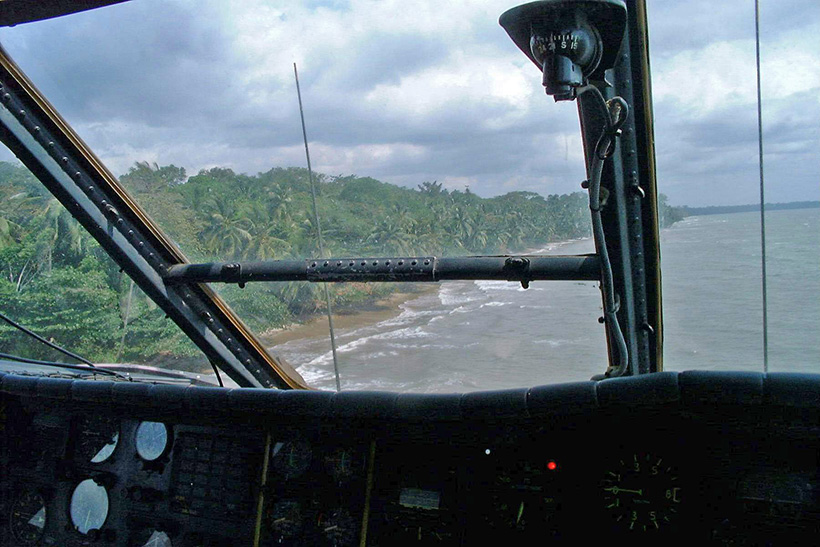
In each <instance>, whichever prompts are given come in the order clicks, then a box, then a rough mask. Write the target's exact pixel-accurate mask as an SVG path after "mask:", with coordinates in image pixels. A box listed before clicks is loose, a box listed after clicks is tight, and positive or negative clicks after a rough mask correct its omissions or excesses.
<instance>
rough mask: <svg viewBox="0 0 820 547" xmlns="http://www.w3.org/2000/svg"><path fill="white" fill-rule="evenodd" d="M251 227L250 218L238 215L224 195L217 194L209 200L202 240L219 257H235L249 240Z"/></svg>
mask: <svg viewBox="0 0 820 547" xmlns="http://www.w3.org/2000/svg"><path fill="white" fill-rule="evenodd" d="M251 227H252V223H251V222H250V220H248V219H247V218H244V217H242V216H241V215H239V214H238V212H237V211H236V209H235V208H234V205H233V204H232V203H230V202H229V201H228V199H227V198H226V197H224V196H217V197H214V199H212V200H211V204H210V210H209V211H208V217H207V226H206V228H205V229H204V230H203V231H202V238H203V242H204V243H205V246H206V247H207V248H208V250H209V252H212V253H215V254H217V255H218V256H220V257H221V258H227V259H232V258H236V257H238V256H239V255H240V254H241V253H242V252H243V251H244V249H245V247H246V245H247V244H248V242H250V240H251V234H250V232H249V229H250V228H251Z"/></svg>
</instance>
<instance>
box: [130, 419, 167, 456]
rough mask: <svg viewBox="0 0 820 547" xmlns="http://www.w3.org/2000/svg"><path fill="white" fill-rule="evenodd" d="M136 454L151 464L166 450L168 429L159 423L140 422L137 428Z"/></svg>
mask: <svg viewBox="0 0 820 547" xmlns="http://www.w3.org/2000/svg"><path fill="white" fill-rule="evenodd" d="M136 446H137V454H139V457H140V458H142V459H143V460H145V461H148V462H152V461H154V460H156V459H158V458H159V457H160V456H162V454H163V453H165V449H166V448H168V428H167V427H165V424H163V423H160V422H142V423H141V424H140V425H139V427H137V434H136Z"/></svg>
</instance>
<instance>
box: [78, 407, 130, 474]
mask: <svg viewBox="0 0 820 547" xmlns="http://www.w3.org/2000/svg"><path fill="white" fill-rule="evenodd" d="M119 439H120V428H119V424H118V423H117V421H116V420H114V419H112V418H108V417H105V416H92V417H88V418H84V419H83V420H82V422H81V424H80V429H79V431H78V433H77V455H78V456H79V457H80V459H82V460H83V461H86V462H91V463H102V462H104V461H106V460H108V458H110V457H111V455H112V454H113V453H114V450H115V449H116V448H117V443H118V442H119Z"/></svg>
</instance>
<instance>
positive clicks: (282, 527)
mask: <svg viewBox="0 0 820 547" xmlns="http://www.w3.org/2000/svg"><path fill="white" fill-rule="evenodd" d="M302 519H303V517H302V507H301V505H300V504H299V502H298V501H295V500H280V501H277V502H276V504H274V506H273V508H272V509H271V511H270V515H269V521H268V524H269V526H270V528H271V532H272V533H273V537H274V539H275V541H276V542H277V543H284V542H287V541H293V540H296V539H298V538H299V536H300V535H301V533H302V528H303V526H304V522H303V520H302Z"/></svg>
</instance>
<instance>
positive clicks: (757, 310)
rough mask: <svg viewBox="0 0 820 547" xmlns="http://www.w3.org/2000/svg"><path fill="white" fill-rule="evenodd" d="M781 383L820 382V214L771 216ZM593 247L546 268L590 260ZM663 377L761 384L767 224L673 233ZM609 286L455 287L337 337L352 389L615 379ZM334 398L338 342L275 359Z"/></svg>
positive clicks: (703, 224)
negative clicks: (763, 230) (605, 306)
mask: <svg viewBox="0 0 820 547" xmlns="http://www.w3.org/2000/svg"><path fill="white" fill-rule="evenodd" d="M766 225H767V255H768V256H767V268H768V272H767V274H768V275H767V277H768V304H769V306H768V310H769V311H768V322H769V370H770V371H800V372H820V209H800V210H788V211H772V212H769V213H767V216H766ZM592 250H593V244H592V241H591V240H589V239H585V240H577V241H569V242H562V243H556V244H553V245H550V246H549V247H548V248H546V249H544V251H543V252H545V253H547V254H577V253H588V252H592ZM661 268H662V276H663V320H664V369H665V370H691V369H700V370H752V371H762V370H763V327H762V317H763V312H762V299H761V268H760V228H759V213H754V212H751V213H735V214H728V215H710V216H696V217H689V218H687V219H685V220H683V221H682V222H679V223H677V224H675V225H673V226H672V227H670V228H667V229H665V230H663V231H662V233H661ZM600 316H601V296H600V291H599V290H598V287H597V283H593V282H574V281H552V282H549V281H542V282H533V283H532V284H531V285H530V288H529V289H526V290H525V289H523V288H522V287H521V285H520V284H516V283H510V282H504V281H454V282H447V283H441V284H440V285H438V287H437V290H435V291H428V292H425V293H423V294H421V295H419V296H416V297H412V298H410V299H409V300H407V301H406V302H404V303H402V304H401V305H400V308H399V310H397V314H396V315H395V316H393V317H390V318H388V319H384V320H381V321H377V322H375V323H372V324H364V325H354V326H351V327H348V328H343V329H337V332H336V340H337V348H338V355H339V369H340V378H341V385H342V389H366V390H391V391H402V392H425V393H432V392H467V391H476V390H483V389H502V388H511V387H522V386H534V385H541V384H549V383H559V382H568V381H578V380H588V379H589V378H590V377H591V376H593V375H595V374H600V373H602V372H604V371H605V370H606V366H607V359H606V342H605V337H604V327H603V326H602V325H601V324H599V323H598V317H600ZM273 349H274V351H276V352H277V353H278V354H279V355H282V356H283V357H285V358H286V359H287V360H288V361H289V362H290V363H292V364H293V365H294V366H296V367H297V370H298V371H299V372H300V373H301V374H302V376H303V377H304V378H305V379H306V380H307V381H308V382H309V383H310V384H311V385H313V386H315V387H317V388H320V389H334V377H333V361H332V355H331V351H330V342H329V339H328V338H327V337H326V336H323V337H314V338H303V339H295V340H290V341H288V342H286V343H284V344H279V345H277V346H276V347H275V348H273Z"/></svg>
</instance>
